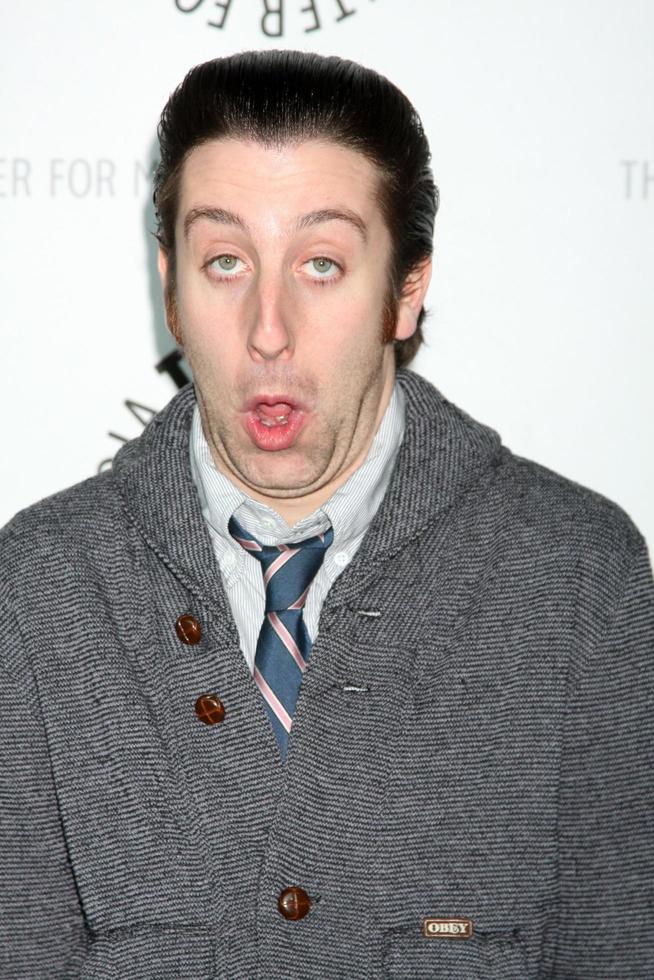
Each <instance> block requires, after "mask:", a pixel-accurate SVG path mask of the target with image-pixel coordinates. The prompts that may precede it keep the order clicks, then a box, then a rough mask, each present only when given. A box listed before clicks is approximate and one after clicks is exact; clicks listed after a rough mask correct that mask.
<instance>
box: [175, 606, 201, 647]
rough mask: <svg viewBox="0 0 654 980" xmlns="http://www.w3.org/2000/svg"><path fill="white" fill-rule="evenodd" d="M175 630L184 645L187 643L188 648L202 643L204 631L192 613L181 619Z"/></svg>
mask: <svg viewBox="0 0 654 980" xmlns="http://www.w3.org/2000/svg"><path fill="white" fill-rule="evenodd" d="M175 630H176V631H177V635H178V637H179V638H180V640H181V641H182V643H186V645H187V646H193V645H194V644H195V643H199V642H200V638H201V636H202V629H201V628H200V624H199V623H198V621H197V619H196V618H195V616H191V614H190V613H185V614H184V615H183V616H180V617H179V619H178V620H177V622H176V623H175Z"/></svg>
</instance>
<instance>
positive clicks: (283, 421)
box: [259, 415, 288, 429]
mask: <svg viewBox="0 0 654 980" xmlns="http://www.w3.org/2000/svg"><path fill="white" fill-rule="evenodd" d="M259 421H260V422H261V424H262V425H266V426H268V428H269V429H271V428H272V427H273V425H288V415H278V416H277V417H276V418H272V419H269V418H262V417H261V416H259Z"/></svg>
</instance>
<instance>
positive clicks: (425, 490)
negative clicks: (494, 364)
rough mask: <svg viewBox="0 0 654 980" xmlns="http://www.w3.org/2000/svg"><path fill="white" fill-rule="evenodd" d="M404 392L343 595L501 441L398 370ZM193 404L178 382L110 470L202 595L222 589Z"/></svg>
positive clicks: (166, 555)
mask: <svg viewBox="0 0 654 980" xmlns="http://www.w3.org/2000/svg"><path fill="white" fill-rule="evenodd" d="M397 380H398V383H399V384H400V385H401V386H402V390H403V392H404V394H405V397H406V428H405V436H404V441H403V443H402V446H401V447H400V451H399V453H398V457H397V461H396V464H395V469H394V472H393V476H392V478H391V482H390V484H389V487H388V489H387V491H386V494H385V496H384V499H383V501H382V503H381V506H380V508H379V510H378V511H377V514H376V515H375V517H374V519H373V521H372V523H371V525H370V527H369V529H368V531H367V533H366V536H365V538H364V541H363V543H362V546H361V548H360V549H359V551H358V552H357V555H356V556H355V558H354V559H353V561H352V563H351V565H350V566H349V567H348V569H347V570H346V572H345V573H343V575H342V576H341V579H342V581H339V588H338V593H339V597H340V598H343V599H344V600H347V597H348V594H349V593H351V592H353V591H356V590H357V589H358V588H360V587H361V586H362V584H364V582H365V581H366V580H368V579H369V578H370V577H371V576H374V574H375V570H376V568H378V566H379V564H380V563H381V562H382V561H383V560H384V559H387V558H390V557H392V556H393V554H395V553H397V552H398V551H399V550H400V549H401V548H402V547H403V545H404V544H405V543H406V542H407V541H408V540H410V539H412V538H415V537H417V536H418V535H419V534H420V533H422V532H423V531H425V530H426V529H427V528H428V527H429V526H430V524H433V523H434V522H435V521H436V520H438V519H439V518H440V516H441V515H442V514H443V513H444V512H445V511H446V510H447V509H448V508H450V507H452V506H453V505H454V504H455V502H456V501H457V500H458V499H459V498H460V497H462V496H463V495H465V494H466V492H467V491H468V490H470V489H471V488H472V487H473V486H474V485H475V484H476V483H478V482H479V481H480V480H482V479H483V477H484V476H485V475H487V474H489V471H491V470H492V469H493V468H494V467H495V466H497V464H498V462H499V460H500V457H501V451H502V447H501V441H500V437H499V435H498V434H497V432H495V431H494V430H493V429H491V428H489V427H488V426H485V425H483V424H481V423H480V422H477V421H476V420H475V419H473V418H471V417H470V416H469V415H467V414H466V413H465V412H463V411H462V410H461V409H459V408H457V407H456V406H455V405H453V404H452V403H451V402H449V401H448V400H447V399H446V398H445V397H444V396H443V395H442V394H441V393H440V391H438V389H436V388H435V387H434V386H433V385H432V384H430V382H428V381H427V380H425V379H424V378H422V377H420V376H419V375H417V374H415V373H414V372H412V371H408V370H406V369H404V370H400V371H398V374H397ZM195 403H196V398H195V390H194V387H193V385H192V384H188V385H186V386H185V387H184V388H183V389H182V390H181V391H180V392H179V393H178V394H177V395H176V396H175V397H174V398H173V399H172V400H171V401H170V402H169V404H168V405H167V406H166V407H165V408H164V409H163V411H162V412H160V413H159V414H158V415H157V416H155V418H154V419H153V420H152V421H151V422H150V423H149V424H148V426H147V428H146V429H145V430H144V432H143V433H142V435H141V436H139V437H138V438H137V439H134V440H133V441H131V442H130V443H128V444H127V445H126V446H124V447H122V448H121V449H120V450H119V452H118V453H117V455H116V458H115V460H114V465H113V476H114V479H115V480H116V481H117V483H118V487H119V490H120V493H121V494H122V497H123V502H124V506H125V509H126V511H127V514H128V515H129V517H130V519H131V521H132V522H133V523H134V525H135V526H136V527H137V529H138V530H139V531H140V533H141V534H142V535H143V537H144V538H145V539H146V541H147V542H148V544H149V545H150V547H152V548H153V549H154V550H155V552H157V554H158V555H159V556H160V557H161V559H162V560H163V561H165V562H166V563H167V564H168V565H169V567H170V568H171V570H172V571H173V572H174V573H175V574H176V575H177V577H178V578H179V579H180V580H181V581H182V582H184V583H185V584H186V586H187V587H188V588H189V589H190V590H191V592H192V593H194V594H195V595H196V596H197V597H198V598H200V599H201V600H203V601H205V602H208V603H209V604H211V605H216V604H218V605H219V606H221V607H222V608H225V595H224V591H223V588H222V583H221V579H220V573H219V570H218V566H217V562H216V559H215V555H214V552H213V548H212V546H211V540H210V537H209V533H208V530H207V528H206V524H205V521H204V518H203V516H202V510H201V506H200V500H199V497H198V492H197V489H196V487H195V484H194V482H193V478H192V475H191V469H190V452H189V438H190V427H191V419H192V415H193V408H194V406H195Z"/></svg>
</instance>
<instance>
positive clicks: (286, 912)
mask: <svg viewBox="0 0 654 980" xmlns="http://www.w3.org/2000/svg"><path fill="white" fill-rule="evenodd" d="M277 908H278V909H279V911H280V912H281V913H282V915H283V916H284V918H285V919H303V918H304V917H305V915H306V914H307V912H308V911H309V909H310V908H311V899H310V898H309V896H308V895H307V893H306V892H305V890H304V888H298V887H297V885H293V886H292V887H291V888H285V889H284V891H283V892H282V893H281V895H280V896H279V898H278V899H277Z"/></svg>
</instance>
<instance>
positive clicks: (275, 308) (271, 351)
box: [248, 282, 293, 362]
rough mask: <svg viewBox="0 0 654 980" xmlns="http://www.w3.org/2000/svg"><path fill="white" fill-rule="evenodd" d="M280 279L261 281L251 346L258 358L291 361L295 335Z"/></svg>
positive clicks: (252, 355)
mask: <svg viewBox="0 0 654 980" xmlns="http://www.w3.org/2000/svg"><path fill="white" fill-rule="evenodd" d="M283 307H284V304H283V301H282V290H281V286H280V284H279V283H278V282H268V283H260V285H259V290H258V294H257V303H256V309H255V311H254V313H255V315H254V319H253V322H252V326H251V329H250V332H249V336H248V349H249V351H250V356H251V357H252V358H253V360H255V361H259V362H261V361H274V360H277V359H281V360H288V359H289V358H290V357H291V356H292V354H293V335H292V333H291V330H290V328H289V324H288V322H287V317H286V316H285V313H284V308H283Z"/></svg>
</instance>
